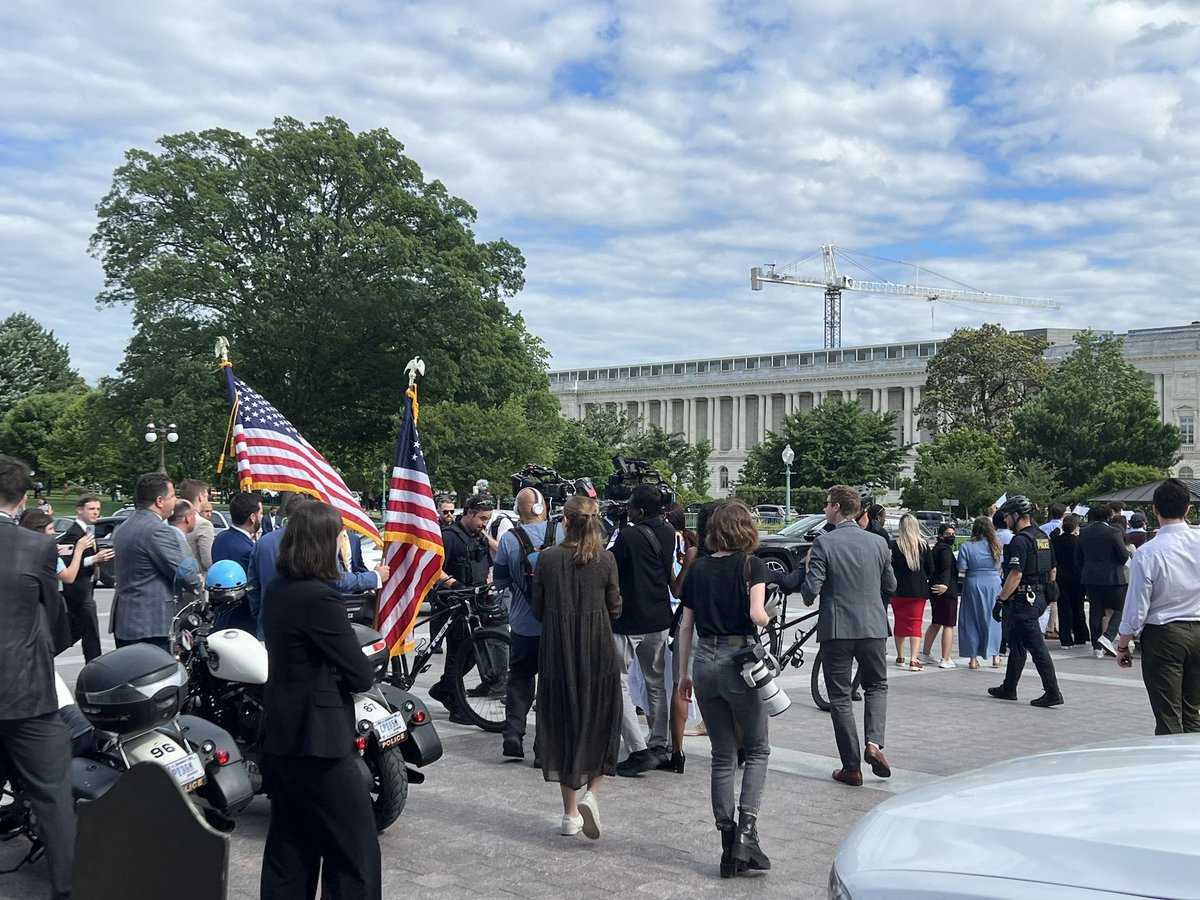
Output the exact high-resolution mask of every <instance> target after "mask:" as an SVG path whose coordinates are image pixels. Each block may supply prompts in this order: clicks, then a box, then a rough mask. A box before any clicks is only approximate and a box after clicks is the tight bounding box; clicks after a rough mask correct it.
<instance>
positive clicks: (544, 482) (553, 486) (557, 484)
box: [512, 463, 575, 504]
mask: <svg viewBox="0 0 1200 900" xmlns="http://www.w3.org/2000/svg"><path fill="white" fill-rule="evenodd" d="M525 488H535V489H536V490H538V491H539V492H541V495H542V496H543V497H545V498H546V500H548V501H549V502H550V503H558V504H562V503H566V502H567V498H568V497H570V496H571V495H572V494H574V493H575V484H574V483H573V482H570V481H567V479H565V478H563V477H562V476H561V475H559V474H558V473H557V472H556V471H554V470H553V469H549V468H546V467H545V466H535V465H533V464H532V463H530V464H529V465H527V466H526V467H525V468H524V469H522V470H521V471H520V472H514V473H513V475H512V489H513V496H514V497H515V496H516V495H517V494H519V493H520V492H521V491H522V490H524V489H525Z"/></svg>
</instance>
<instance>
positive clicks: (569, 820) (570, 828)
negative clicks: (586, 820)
mask: <svg viewBox="0 0 1200 900" xmlns="http://www.w3.org/2000/svg"><path fill="white" fill-rule="evenodd" d="M581 831H583V816H563V818H562V828H560V829H559V832H558V833H559V834H566V835H571V834H579V832H581Z"/></svg>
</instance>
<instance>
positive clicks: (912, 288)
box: [750, 244, 1062, 348]
mask: <svg viewBox="0 0 1200 900" xmlns="http://www.w3.org/2000/svg"><path fill="white" fill-rule="evenodd" d="M834 249H835V248H834V246H833V245H832V244H825V245H824V246H822V247H821V256H822V258H823V259H824V261H825V277H824V278H818V277H813V278H804V277H801V276H799V275H784V274H780V273H778V272H776V271H775V266H774V265H768V266H766V267H761V266H755V267H754V268H753V269H751V270H750V289H751V290H752V291H761V290H762V289H763V285H764V284H790V285H794V286H795V287H814V288H821V289H823V290H824V291H825V346H826V347H827V348H834V347H840V346H842V291H864V292H866V293H869V294H897V295H900V296H903V297H924V298H925V299H927V300H965V301H968V302H971V303H999V304H1003V305H1005V306H1033V307H1042V308H1045V309H1061V308H1062V307H1061V306H1060V304H1059V303H1057V302H1056V301H1054V300H1046V299H1044V298H1041V297H1014V296H1011V295H1009V294H989V293H986V292H984V291H970V290H961V289H958V288H941V287H921V286H920V285H915V284H895V283H893V282H891V281H864V280H862V279H857V278H849V277H847V276H845V275H841V274H839V273H838V270H837V265H836V263H835V262H834V258H833V252H834ZM843 252H845V251H843ZM812 255H813V254H811V253H810V254H808V256H812ZM804 258H807V257H804Z"/></svg>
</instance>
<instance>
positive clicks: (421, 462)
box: [377, 387, 446, 653]
mask: <svg viewBox="0 0 1200 900" xmlns="http://www.w3.org/2000/svg"><path fill="white" fill-rule="evenodd" d="M383 539H384V541H385V542H386V544H385V547H384V551H383V556H384V560H383V561H384V562H385V563H387V567H388V570H389V573H390V574H389V575H388V580H387V582H386V583H385V584H384V585H383V591H382V592H381V593H380V596H379V621H378V623H377V624H378V629H379V631H380V633H382V634H383V637H384V639H385V640H386V641H387V643H388V647H390V648H391V649H392V652H393V653H395V652H397V648H401V647H402V646H403V645H404V643H405V642H406V641H407V639H408V636H409V634H410V633H411V632H412V627H413V622H414V621H416V618H417V612H418V611H419V610H420V609H421V602H422V601H423V600H424V599H425V594H426V593H427V592H428V591H429V588H430V587H432V586H433V583H434V582H435V581H436V580H437V577H438V573H440V572H441V570H442V560H443V559H444V558H445V556H446V552H445V549H444V548H443V547H442V530H441V527H440V526H439V524H438V517H437V505H436V504H435V503H434V502H433V491H432V490H430V487H429V473H428V472H427V471H426V470H425V454H424V452H423V451H422V450H421V438H420V436H419V435H418V434H417V389H416V387H411V388H409V389H408V392H407V394H406V399H405V403H404V422H403V423H402V424H401V425H400V435H399V438H398V439H397V441H396V463H395V465H394V466H393V467H392V482H391V488H390V489H389V490H388V497H387V505H386V509H385V510H384V513H383Z"/></svg>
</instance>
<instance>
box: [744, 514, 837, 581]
mask: <svg viewBox="0 0 1200 900" xmlns="http://www.w3.org/2000/svg"><path fill="white" fill-rule="evenodd" d="M824 530H825V514H824V513H816V514H814V515H808V516H800V517H799V518H797V519H796V521H794V522H792V524H791V525H788V526H787V527H786V528H783V529H781V530H779V531H777V532H775V533H774V534H764V535H760V536H759V539H758V557H759V559H761V560H762V561H763V562H765V563H766V564H767V568H768V569H771V570H774V571H777V572H791V571H793V570H795V569H799V568H802V567H803V566H804V557H805V556H807V555H808V549H809V548H810V547H811V546H812V543H813V541H814V540H816V538H817V535H819V534H821V533H822V532H823V531H824Z"/></svg>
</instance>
